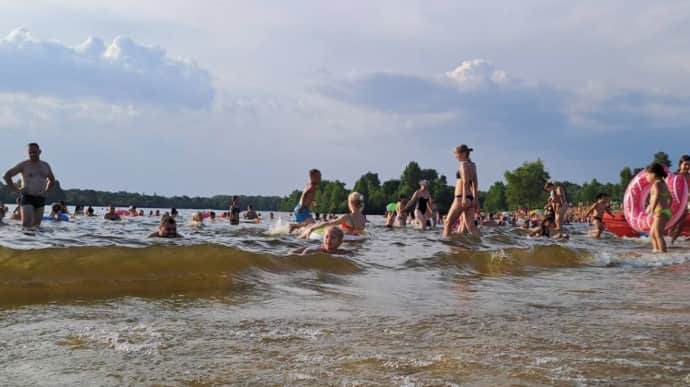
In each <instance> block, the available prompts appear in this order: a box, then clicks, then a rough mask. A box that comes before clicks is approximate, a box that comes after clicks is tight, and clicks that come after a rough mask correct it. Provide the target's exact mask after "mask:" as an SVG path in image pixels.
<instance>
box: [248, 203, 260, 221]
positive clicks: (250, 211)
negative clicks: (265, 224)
mask: <svg viewBox="0 0 690 387" xmlns="http://www.w3.org/2000/svg"><path fill="white" fill-rule="evenodd" d="M244 219H247V220H256V219H259V215H257V214H256V211H254V208H253V207H252V206H251V205H250V206H247V212H245V213H244Z"/></svg>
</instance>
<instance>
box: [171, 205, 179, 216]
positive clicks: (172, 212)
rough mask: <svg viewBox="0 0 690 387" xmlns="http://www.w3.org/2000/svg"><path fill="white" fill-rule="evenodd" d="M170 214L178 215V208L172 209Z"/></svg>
mask: <svg viewBox="0 0 690 387" xmlns="http://www.w3.org/2000/svg"><path fill="white" fill-rule="evenodd" d="M170 214H173V215H176V214H177V208H175V207H173V208H171V209H170Z"/></svg>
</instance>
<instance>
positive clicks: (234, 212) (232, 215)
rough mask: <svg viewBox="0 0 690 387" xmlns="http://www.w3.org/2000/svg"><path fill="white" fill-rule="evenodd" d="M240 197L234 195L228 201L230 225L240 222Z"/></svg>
mask: <svg viewBox="0 0 690 387" xmlns="http://www.w3.org/2000/svg"><path fill="white" fill-rule="evenodd" d="M240 211H241V210H240V197H239V196H237V195H234V196H233V197H232V200H231V201H230V209H229V213H228V218H229V220H230V224H231V225H235V226H236V225H238V224H240Z"/></svg>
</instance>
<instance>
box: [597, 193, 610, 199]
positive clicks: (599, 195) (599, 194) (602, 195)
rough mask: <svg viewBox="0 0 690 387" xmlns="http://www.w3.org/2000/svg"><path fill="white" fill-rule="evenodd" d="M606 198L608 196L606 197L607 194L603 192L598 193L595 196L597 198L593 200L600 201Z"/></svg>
mask: <svg viewBox="0 0 690 387" xmlns="http://www.w3.org/2000/svg"><path fill="white" fill-rule="evenodd" d="M608 196H609V195H608V194H607V193H605V192H599V193H598V194H597V196H595V197H594V198H595V199H597V200H599V199H601V198H606V197H608Z"/></svg>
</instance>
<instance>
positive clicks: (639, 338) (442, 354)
mask: <svg viewBox="0 0 690 387" xmlns="http://www.w3.org/2000/svg"><path fill="white" fill-rule="evenodd" d="M147 212H148V211H147ZM189 214H190V212H185V211H183V212H182V220H181V222H180V223H181V226H180V230H179V231H180V233H182V234H183V235H185V238H184V239H180V240H155V239H148V238H146V235H147V234H148V233H150V232H151V231H153V230H154V229H155V227H156V225H157V220H156V219H154V218H149V217H142V218H128V219H126V220H125V221H123V222H120V223H115V222H104V221H103V220H102V219H100V218H91V219H89V218H78V219H77V220H76V221H73V222H65V223H52V222H51V223H47V224H44V226H42V227H41V229H39V230H36V231H33V232H32V233H33V234H34V235H26V234H25V233H24V232H23V231H22V230H21V229H20V228H19V227H18V226H17V224H16V223H13V222H10V223H9V224H6V225H4V226H0V245H1V246H2V247H0V380H2V381H3V383H0V384H8V385H35V384H57V385H80V384H83V383H84V381H85V380H88V381H90V384H94V385H122V384H125V385H131V384H135V385H154V384H165V385H224V384H252V385H257V384H261V385H284V384H288V385H323V384H335V385H444V384H445V385H448V384H458V385H463V384H469V385H510V384H522V385H524V384H529V385H540V384H541V385H553V384H559V385H577V384H583V385H592V384H594V385H596V384H616V385H630V384H643V385H685V384H688V383H690V335H688V332H690V301H689V300H690V280H689V279H690V253H689V252H690V248H689V245H688V243H687V242H681V244H680V245H678V246H674V247H673V248H672V249H671V252H670V253H669V254H667V255H652V254H651V253H649V250H650V247H649V243H648V241H646V240H634V239H618V238H613V237H607V238H604V239H603V240H600V241H595V240H591V239H589V238H586V236H585V233H586V229H585V228H584V227H582V226H571V228H570V230H569V231H570V232H571V233H572V238H571V240H570V241H568V242H562V243H554V242H553V241H548V240H543V239H530V238H527V237H526V236H525V233H524V232H523V231H522V230H515V229H508V228H502V229H493V230H484V234H485V235H484V238H483V240H482V241H481V242H477V241H473V240H471V239H469V238H468V239H465V238H458V239H456V240H452V241H447V240H443V239H441V238H440V230H437V231H432V232H425V233H422V232H419V231H417V230H414V229H412V228H407V229H404V230H400V229H395V230H388V229H386V228H385V227H382V224H383V220H382V219H381V218H380V217H370V220H371V224H370V225H369V230H370V234H371V238H370V239H369V240H367V241H366V242H364V243H358V244H350V245H346V246H345V247H346V248H347V249H349V250H351V252H352V254H351V256H350V257H333V256H327V255H316V256H309V257H302V256H296V255H291V254H290V252H291V251H293V250H294V249H297V248H300V247H305V246H308V245H311V244H315V243H317V242H313V241H312V242H309V241H298V240H296V239H295V238H294V237H292V236H289V235H269V234H268V233H267V232H266V231H267V230H268V227H269V224H266V223H263V224H258V225H255V224H243V225H240V226H230V225H229V224H227V223H226V222H223V221H222V220H218V221H217V222H216V223H207V224H206V225H205V226H203V227H201V228H200V227H194V226H191V225H189V224H186V223H185V221H186V220H187V219H189V218H191V216H189ZM283 216H284V215H283Z"/></svg>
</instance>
